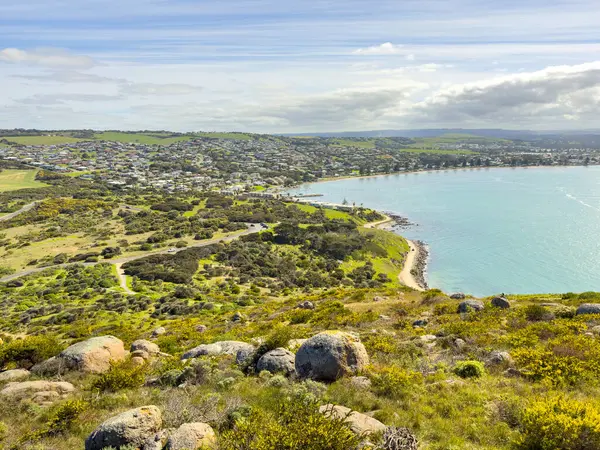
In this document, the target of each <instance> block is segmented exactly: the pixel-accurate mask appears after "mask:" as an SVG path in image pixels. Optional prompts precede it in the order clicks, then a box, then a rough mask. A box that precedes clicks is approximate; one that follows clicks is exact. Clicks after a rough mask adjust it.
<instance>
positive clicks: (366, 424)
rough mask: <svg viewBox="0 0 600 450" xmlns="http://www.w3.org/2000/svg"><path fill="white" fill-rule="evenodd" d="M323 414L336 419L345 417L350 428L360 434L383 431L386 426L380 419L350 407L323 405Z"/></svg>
mask: <svg viewBox="0 0 600 450" xmlns="http://www.w3.org/2000/svg"><path fill="white" fill-rule="evenodd" d="M319 411H320V412H321V414H325V415H326V416H327V417H331V418H334V419H345V420H346V421H347V423H348V426H349V427H350V429H351V430H352V431H353V432H354V433H356V434H360V435H369V434H374V433H382V432H384V431H385V429H386V426H385V425H384V424H382V423H381V422H380V421H379V420H377V419H374V418H372V417H369V416H367V415H366V414H361V413H359V412H356V411H352V410H351V409H350V408H346V407H345V406H339V405H323V406H321V407H320V408H319Z"/></svg>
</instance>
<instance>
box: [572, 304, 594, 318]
mask: <svg viewBox="0 0 600 450" xmlns="http://www.w3.org/2000/svg"><path fill="white" fill-rule="evenodd" d="M575 314H577V315H578V316H579V315H581V314H600V303H584V304H583V305H579V308H577V312H576V313H575Z"/></svg>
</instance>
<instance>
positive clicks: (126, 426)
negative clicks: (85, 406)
mask: <svg viewBox="0 0 600 450" xmlns="http://www.w3.org/2000/svg"><path fill="white" fill-rule="evenodd" d="M161 428H162V415H161V412H160V410H159V409H158V408H157V407H156V406H153V405H150V406H142V407H141V408H136V409H132V410H129V411H125V412H123V413H121V414H119V415H117V416H114V417H111V418H110V419H108V420H106V421H105V422H103V423H102V424H101V425H100V426H99V427H98V428H96V430H95V431H93V432H92V434H90V435H89V436H88V438H87V439H86V440H85V450H102V449H104V448H106V447H116V448H118V447H121V446H126V445H131V446H133V447H136V448H139V449H141V450H151V449H152V450H153V449H154V448H156V440H155V436H156V434H157V433H158V432H159V431H160V429H161Z"/></svg>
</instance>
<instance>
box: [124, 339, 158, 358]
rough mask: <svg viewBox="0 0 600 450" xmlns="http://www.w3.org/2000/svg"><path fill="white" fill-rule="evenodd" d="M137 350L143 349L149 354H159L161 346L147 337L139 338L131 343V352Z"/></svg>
mask: <svg viewBox="0 0 600 450" xmlns="http://www.w3.org/2000/svg"><path fill="white" fill-rule="evenodd" d="M137 350H142V351H144V352H146V353H148V354H149V355H157V354H159V353H160V347H159V346H158V345H156V344H155V343H154V342H150V341H147V340H145V339H138V340H137V341H134V342H133V343H132V344H131V349H130V351H131V353H133V352H135V351H137Z"/></svg>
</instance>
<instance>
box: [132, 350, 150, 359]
mask: <svg viewBox="0 0 600 450" xmlns="http://www.w3.org/2000/svg"><path fill="white" fill-rule="evenodd" d="M130 356H131V357H132V358H142V359H150V354H149V353H148V352H145V351H144V350H136V351H133V352H131V353H130Z"/></svg>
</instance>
